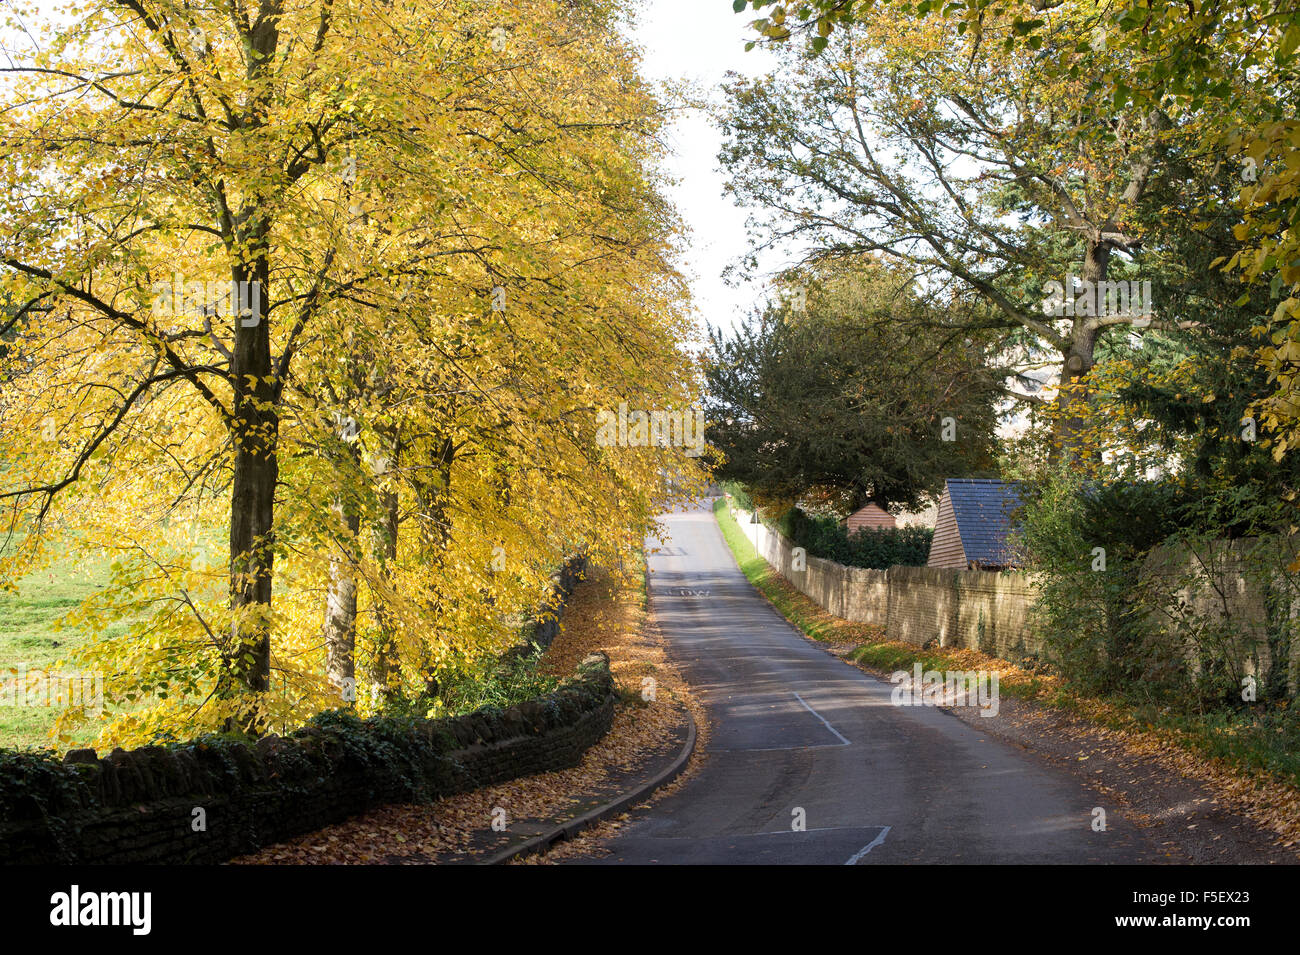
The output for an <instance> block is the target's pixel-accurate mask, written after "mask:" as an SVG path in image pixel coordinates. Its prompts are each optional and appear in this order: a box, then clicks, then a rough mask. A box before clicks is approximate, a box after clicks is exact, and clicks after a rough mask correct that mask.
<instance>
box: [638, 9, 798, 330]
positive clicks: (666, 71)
mask: <svg viewBox="0 0 1300 955" xmlns="http://www.w3.org/2000/svg"><path fill="white" fill-rule="evenodd" d="M753 18H754V13H753V11H752V10H750V11H747V12H746V13H739V14H738V13H735V12H733V11H732V9H731V3H730V0H646V2H644V3H643V4H642V6H641V9H640V11H639V13H638V14H637V23H636V28H635V30H634V31H633V37H634V39H635V40H636V42H637V43H638V44H639V45H640V46H641V48H642V50H643V51H644V54H645V60H644V68H643V72H644V73H645V75H646V76H648V77H649V78H651V79H655V80H669V79H682V78H685V79H688V80H691V81H692V82H694V83H695V84H696V85H697V86H698V87H699V88H700V89H701V90H703V91H707V92H708V93H709V94H710V96H711V98H713V99H714V100H715V101H716V100H717V99H719V95H718V92H717V91H718V88H719V87H720V85H721V83H722V80H723V77H724V75H725V74H726V72H727V71H728V70H734V71H736V72H737V73H745V74H750V75H754V74H759V73H765V72H767V71H768V70H770V69H771V68H772V66H773V60H772V57H771V56H770V55H769V54H767V53H766V52H764V51H763V50H761V49H757V48H756V49H754V50H751V51H749V52H748V53H746V52H745V41H746V40H748V39H750V38H751V36H752V35H753V34H752V33H751V32H750V31H749V29H748V27H747V26H746V24H747V23H748V22H749V21H750V20H752V19H753ZM669 142H670V144H671V145H672V146H673V147H674V154H673V157H672V159H671V160H670V161H669V163H668V168H667V170H666V171H667V172H668V174H669V175H671V176H672V177H673V178H675V179H676V180H677V181H678V182H677V185H676V187H675V188H674V189H673V191H672V193H671V196H672V199H673V201H674V202H675V203H676V205H677V210H678V212H679V213H680V215H681V216H682V218H683V219H684V220H685V221H686V223H687V225H688V226H690V228H691V231H692V241H691V243H690V245H689V247H688V252H687V255H686V257H685V260H684V262H683V263H682V265H683V268H684V270H685V272H686V276H687V278H688V279H689V280H690V283H691V290H692V292H693V293H694V299H695V308H696V310H697V311H698V312H699V315H700V317H701V319H702V320H705V321H708V322H711V323H712V324H714V325H726V324H731V323H732V322H734V321H735V320H736V319H737V318H738V317H739V316H741V315H743V314H744V313H745V312H747V311H748V310H749V309H750V307H751V306H752V305H754V304H755V302H756V301H757V299H758V298H760V297H761V296H762V294H763V290H762V288H761V287H758V286H755V285H741V286H739V287H729V286H727V285H726V284H724V283H723V281H722V271H723V270H724V269H725V268H726V267H727V266H728V265H731V264H733V263H734V262H736V261H737V260H738V259H739V258H740V257H741V256H742V255H743V254H744V252H745V251H746V242H745V211H744V210H743V209H740V208H738V207H737V206H736V205H735V204H734V203H733V202H732V200H731V199H730V198H728V197H725V196H723V194H722V187H723V184H724V182H725V181H726V180H725V177H724V175H723V174H722V172H721V170H720V169H719V168H718V163H717V155H718V149H719V148H720V147H721V145H722V139H721V136H720V135H719V133H718V130H717V129H716V128H715V127H714V126H713V125H712V123H711V122H710V120H709V118H708V117H707V116H705V115H704V114H703V113H702V112H699V111H691V112H689V113H684V114H681V115H680V116H679V118H678V120H677V122H676V123H675V124H674V127H673V129H672V132H671V136H670V138H669ZM781 264H784V263H783V262H782V261H779V260H776V259H773V260H772V261H771V262H770V263H769V262H767V261H765V262H764V268H770V267H776V266H779V265H781Z"/></svg>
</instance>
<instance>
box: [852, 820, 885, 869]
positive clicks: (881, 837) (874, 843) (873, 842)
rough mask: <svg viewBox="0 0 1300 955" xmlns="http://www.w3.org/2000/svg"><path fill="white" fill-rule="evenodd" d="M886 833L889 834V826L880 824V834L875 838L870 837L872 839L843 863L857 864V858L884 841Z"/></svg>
mask: <svg viewBox="0 0 1300 955" xmlns="http://www.w3.org/2000/svg"><path fill="white" fill-rule="evenodd" d="M887 835H889V826H881V827H880V835H878V836H876V838H874V839H872V840H871V841H870V842H868V843H867V844H866V845H865V846H863V847H862V848H861V849H859V850H858V851H857V852H856V853H855V854H854V856H853V858H851V859H849V861H848V862H846V863H844V864H845V865H857V864H858V860H859V859H861V858H862V857H863V856H864V855H866V854H867V853H868V852H870V851H871V850H872V849H874V848H875V847H876V846H878V845H880V844H881V843H882V842H884V841H885V836H887Z"/></svg>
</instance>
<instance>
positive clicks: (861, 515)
mask: <svg viewBox="0 0 1300 955" xmlns="http://www.w3.org/2000/svg"><path fill="white" fill-rule="evenodd" d="M895 526H896V522H895V521H894V515H892V514H890V513H889V512H888V511H883V510H881V509H880V508H879V507H877V506H876V505H874V504H868V505H867V506H866V507H862V508H859V509H858V510H856V511H854V512H853V513H852V514H850V515H849V516H848V517H847V518H846V519H845V521H844V527H845V529H846V530H847V531H848V532H849V533H850V534H852V533H853V532H854V531H860V530H862V529H864V528H866V529H870V530H882V529H888V530H892V529H893V528H894V527H895Z"/></svg>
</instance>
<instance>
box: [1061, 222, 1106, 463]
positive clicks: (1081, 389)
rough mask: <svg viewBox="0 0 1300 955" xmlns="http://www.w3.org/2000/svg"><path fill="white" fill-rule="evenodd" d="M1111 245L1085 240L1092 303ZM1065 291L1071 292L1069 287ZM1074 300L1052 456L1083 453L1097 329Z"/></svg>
mask: <svg viewBox="0 0 1300 955" xmlns="http://www.w3.org/2000/svg"><path fill="white" fill-rule="evenodd" d="M1110 251H1111V250H1110V246H1109V245H1108V244H1107V243H1106V242H1103V241H1097V240H1092V241H1089V243H1088V250H1087V253H1086V254H1085V255H1084V260H1083V274H1082V276H1080V277H1081V278H1082V279H1083V281H1085V282H1090V283H1092V284H1091V285H1085V286H1084V289H1085V290H1087V289H1091V290H1092V292H1091V293H1090V294H1092V295H1093V304H1094V306H1095V305H1096V304H1097V302H1098V297H1097V293H1096V290H1097V289H1098V287H1099V283H1101V282H1105V281H1106V275H1107V270H1108V267H1109V264H1110ZM1066 294H1067V295H1074V294H1075V293H1074V291H1073V290H1072V289H1067V290H1066ZM1078 311H1079V310H1078V307H1077V302H1076V308H1075V316H1074V324H1073V326H1072V328H1071V329H1070V345H1069V348H1068V350H1067V351H1066V352H1065V355H1064V356H1063V359H1062V362H1061V387H1060V391H1059V393H1058V396H1057V408H1058V412H1059V414H1058V417H1057V419H1056V426H1055V429H1054V431H1055V434H1054V441H1053V448H1052V450H1053V452H1054V456H1056V457H1057V458H1058V459H1060V458H1066V459H1068V458H1075V457H1078V456H1079V455H1080V454H1082V453H1083V447H1082V440H1081V438H1082V435H1081V432H1082V430H1083V428H1084V426H1085V412H1086V409H1087V404H1088V386H1087V382H1086V380H1085V379H1086V378H1087V376H1088V374H1089V373H1090V372H1091V371H1092V366H1093V365H1094V364H1095V361H1094V357H1093V353H1094V351H1095V349H1096V345H1097V329H1096V327H1094V326H1093V321H1092V320H1093V317H1094V316H1092V315H1079V314H1078Z"/></svg>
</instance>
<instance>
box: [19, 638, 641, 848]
mask: <svg viewBox="0 0 1300 955" xmlns="http://www.w3.org/2000/svg"><path fill="white" fill-rule="evenodd" d="M616 699H617V697H616V694H615V690H614V682H613V679H612V677H611V676H610V673H609V660H608V658H606V657H605V656H604V655H603V654H593V655H592V656H591V657H588V659H587V660H586V661H584V665H583V667H582V668H581V669H580V671H579V675H578V677H577V678H576V679H575V680H573V681H570V682H569V683H567V684H566V685H565V686H563V687H561V688H560V689H558V690H556V691H555V692H554V693H551V694H548V695H547V696H544V697H541V698H539V699H536V700H530V701H528V702H525V703H520V704H516V705H515V706H511V707H509V708H507V709H505V710H495V711H494V710H481V711H479V712H477V713H472V714H470V715H468V716H463V717H457V718H451V719H441V720H413V721H409V722H406V723H401V722H397V721H392V722H386V721H360V720H353V721H352V724H351V729H352V730H353V732H351V733H341V732H339V731H338V729H337V727H336V726H334V725H327V726H324V727H322V726H316V725H312V726H308V727H305V728H303V729H301V730H299V731H297V732H295V733H294V734H293V735H292V736H288V737H283V738H282V737H276V736H269V737H266V738H263V739H261V740H258V741H257V743H256V744H252V745H250V744H246V743H238V742H232V741H228V740H221V739H219V738H216V737H212V738H209V740H210V741H205V740H198V741H195V742H192V743H186V744H183V745H179V746H167V747H163V746H148V747H143V748H141V749H135V750H130V751H127V750H121V749H116V750H114V751H113V752H112V753H110V754H108V755H107V756H105V757H103V758H97V757H96V755H95V753H94V751H93V750H74V751H73V752H71V753H69V754H67V756H66V757H65V758H64V761H63V763H62V764H59V763H57V762H54V761H53V760H49V761H46V762H45V763H44V764H43V765H40V766H27V767H25V768H26V770H27V772H25V773H23V774H22V775H24V776H25V777H27V778H26V780H25V785H23V786H17V785H11V784H10V781H9V780H7V781H6V783H5V784H4V785H3V786H0V861H3V862H6V863H217V862H222V861H225V860H227V859H229V858H231V857H232V856H235V855H239V854H241V853H245V852H251V851H253V850H255V849H257V848H260V847H261V846H265V845H269V844H271V843H275V842H281V841H283V840H285V839H289V838H292V837H293V836H296V835H300V834H302V833H305V832H311V831H313V830H316V829H319V828H321V827H322V826H325V825H329V824H331V823H335V822H341V821H342V820H344V819H346V818H348V817H350V816H353V815H356V814H358V813H361V812H365V811H366V810H368V809H372V808H374V807H376V806H380V805H383V804H385V803H389V802H397V801H418V800H426V799H428V800H431V799H437V798H441V797H443V796H449V795H452V794H454V793H459V792H466V791H468V790H471V789H477V788H479V787H481V786H487V785H490V784H492V783H498V782H503V781H505V780H508V779H514V778H516V777H518V776H526V775H531V774H534V773H541V772H550V771H553V770H557V769H564V768H567V767H570V766H574V765H576V764H577V763H578V762H580V761H581V759H582V756H583V754H584V753H585V752H586V751H587V749H588V748H589V747H590V746H592V745H593V744H594V743H596V742H597V741H598V740H600V739H601V737H603V736H604V735H605V733H606V732H607V731H608V730H609V727H610V724H611V723H612V722H613V718H614V707H615V704H616ZM9 755H10V759H11V760H12V759H13V758H14V757H15V756H20V755H21V754H9ZM29 758H30V757H29ZM5 768H11V767H10V766H9V765H8V764H6V766H5ZM196 807H197V808H202V809H203V810H204V812H205V813H206V830H205V831H201V832H195V831H194V830H193V827H192V821H193V819H194V809H195V808H196Z"/></svg>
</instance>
